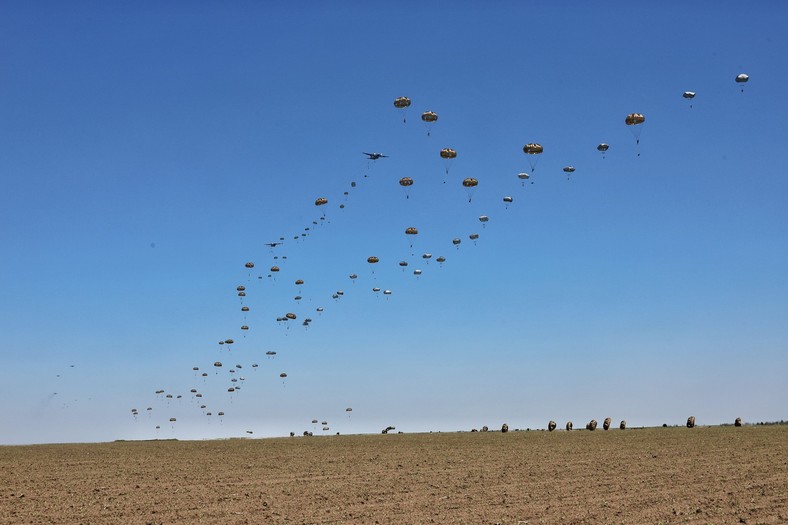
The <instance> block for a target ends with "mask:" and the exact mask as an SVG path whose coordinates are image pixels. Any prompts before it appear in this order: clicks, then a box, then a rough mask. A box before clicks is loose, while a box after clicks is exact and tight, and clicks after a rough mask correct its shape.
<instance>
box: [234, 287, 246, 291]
mask: <svg viewBox="0 0 788 525" xmlns="http://www.w3.org/2000/svg"><path fill="white" fill-rule="evenodd" d="M235 290H236V291H238V292H243V291H244V290H246V286H239V287H237V288H236V289H235Z"/></svg>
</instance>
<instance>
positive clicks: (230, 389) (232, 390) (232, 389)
mask: <svg viewBox="0 0 788 525" xmlns="http://www.w3.org/2000/svg"><path fill="white" fill-rule="evenodd" d="M227 391H228V392H231V393H232V392H235V389H234V388H233V387H230V388H228V389H227Z"/></svg>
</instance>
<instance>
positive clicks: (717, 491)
mask: <svg viewBox="0 0 788 525" xmlns="http://www.w3.org/2000/svg"><path fill="white" fill-rule="evenodd" d="M787 501H788V427H785V426H782V427H777V426H773V427H742V428H734V427H706V428H695V429H687V428H653V429H645V430H642V429H641V430H637V429H636V430H625V431H621V430H612V429H611V430H610V431H607V432H605V431H603V430H602V429H597V430H596V431H595V432H588V431H574V432H571V433H569V432H564V431H556V432H552V433H548V432H536V431H531V432H509V433H507V434H501V433H500V432H490V433H440V434H439V433H436V434H400V435H397V434H389V435H367V436H315V437H311V438H305V437H296V438H282V439H246V440H242V439H238V440H225V441H191V442H178V441H160V442H116V443H103V444H77V445H37V446H12V447H0V523H3V524H6V523H8V524H15V525H16V524H24V523H34V524H39V523H56V524H71V523H84V524H103V523H117V524H148V523H155V524H160V523H222V524H246V523H253V524H254V523H294V524H295V523H324V524H325V523H364V524H367V523H381V524H388V523H404V524H409V523H447V524H455V523H474V524H482V523H485V524H493V523H500V524H503V525H516V524H521V525H522V524H525V523H528V524H541V523H550V524H562V525H565V524H581V523H588V524H604V523H616V524H619V523H628V524H658V523H693V524H728V523H749V524H785V523H788V503H787Z"/></svg>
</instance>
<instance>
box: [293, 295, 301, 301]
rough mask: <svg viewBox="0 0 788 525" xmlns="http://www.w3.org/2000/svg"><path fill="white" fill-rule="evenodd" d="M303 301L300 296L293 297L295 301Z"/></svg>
mask: <svg viewBox="0 0 788 525" xmlns="http://www.w3.org/2000/svg"><path fill="white" fill-rule="evenodd" d="M301 299H302V297H301V296H300V295H296V296H295V297H293V300H294V301H300V300H301Z"/></svg>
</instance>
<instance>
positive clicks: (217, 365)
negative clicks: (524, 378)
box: [213, 361, 222, 368]
mask: <svg viewBox="0 0 788 525" xmlns="http://www.w3.org/2000/svg"><path fill="white" fill-rule="evenodd" d="M213 366H215V367H219V368H221V366H222V362H221V361H216V362H215V363H214V364H213Z"/></svg>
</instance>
